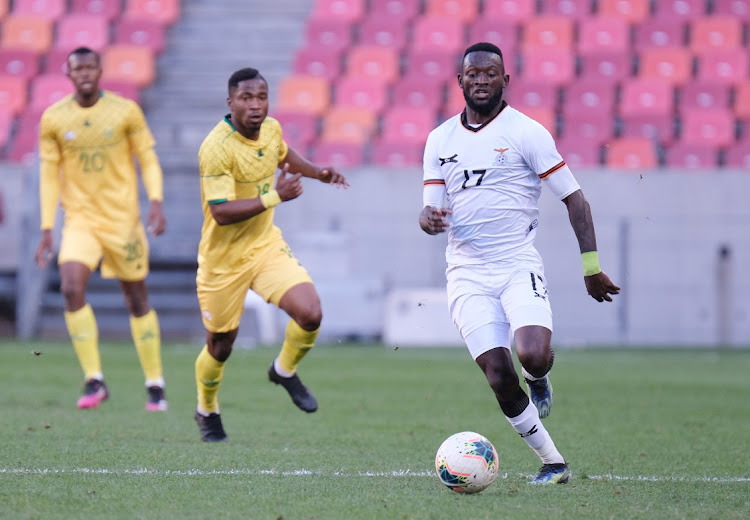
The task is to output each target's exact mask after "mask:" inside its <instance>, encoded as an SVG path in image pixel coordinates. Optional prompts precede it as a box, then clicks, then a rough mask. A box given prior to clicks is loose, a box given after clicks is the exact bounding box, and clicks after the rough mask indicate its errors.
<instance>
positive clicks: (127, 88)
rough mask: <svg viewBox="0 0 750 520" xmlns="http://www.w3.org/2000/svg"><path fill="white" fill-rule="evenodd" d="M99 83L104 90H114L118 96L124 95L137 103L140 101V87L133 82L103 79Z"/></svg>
mask: <svg viewBox="0 0 750 520" xmlns="http://www.w3.org/2000/svg"><path fill="white" fill-rule="evenodd" d="M99 85H100V86H101V88H103V89H104V90H109V91H110V92H114V93H115V94H117V95H118V96H122V97H125V98H128V99H132V100H133V101H135V102H136V103H138V102H140V97H141V92H140V89H139V88H138V87H137V86H136V85H134V84H133V83H130V82H127V81H111V80H106V79H105V80H102V81H101V82H100V83H99Z"/></svg>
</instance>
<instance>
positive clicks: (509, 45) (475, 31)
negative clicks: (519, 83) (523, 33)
mask: <svg viewBox="0 0 750 520" xmlns="http://www.w3.org/2000/svg"><path fill="white" fill-rule="evenodd" d="M519 28H520V25H519V24H517V23H516V22H508V21H506V20H503V19H496V18H487V17H484V16H480V17H478V18H477V19H476V20H475V21H474V22H472V23H471V24H470V25H469V31H468V33H469V34H470V35H471V38H472V39H473V40H474V41H478V42H489V43H494V44H495V45H497V46H498V47H500V50H501V51H502V53H503V59H506V60H507V59H512V57H513V55H514V54H515V52H516V48H517V47H518V34H519ZM505 68H506V71H507V72H509V73H510V72H512V71H508V70H507V69H508V66H507V64H506V67H505Z"/></svg>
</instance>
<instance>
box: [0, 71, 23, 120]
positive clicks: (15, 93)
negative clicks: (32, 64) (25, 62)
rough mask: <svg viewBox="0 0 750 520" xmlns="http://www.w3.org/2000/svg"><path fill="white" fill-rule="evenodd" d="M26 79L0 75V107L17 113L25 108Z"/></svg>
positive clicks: (14, 113)
mask: <svg viewBox="0 0 750 520" xmlns="http://www.w3.org/2000/svg"><path fill="white" fill-rule="evenodd" d="M26 88H27V82H26V79H24V78H22V77H20V76H3V75H0V109H2V110H4V111H6V112H10V113H11V114H13V115H18V114H20V113H21V112H23V111H24V110H25V109H26V103H27V101H28V98H27V94H26Z"/></svg>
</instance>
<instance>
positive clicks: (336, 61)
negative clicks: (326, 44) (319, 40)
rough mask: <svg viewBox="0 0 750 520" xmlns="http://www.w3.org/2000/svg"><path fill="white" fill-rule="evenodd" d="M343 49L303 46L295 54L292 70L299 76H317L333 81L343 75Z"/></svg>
mask: <svg viewBox="0 0 750 520" xmlns="http://www.w3.org/2000/svg"><path fill="white" fill-rule="evenodd" d="M342 63H343V54H342V53H341V51H337V50H333V49H328V50H325V51H324V50H323V49H321V48H318V47H302V48H300V49H297V51H296V52H295V54H294V61H293V64H292V71H293V72H294V74H295V75H298V76H316V77H319V78H325V79H327V80H329V81H333V80H335V79H336V78H338V77H339V76H340V75H341V68H342Z"/></svg>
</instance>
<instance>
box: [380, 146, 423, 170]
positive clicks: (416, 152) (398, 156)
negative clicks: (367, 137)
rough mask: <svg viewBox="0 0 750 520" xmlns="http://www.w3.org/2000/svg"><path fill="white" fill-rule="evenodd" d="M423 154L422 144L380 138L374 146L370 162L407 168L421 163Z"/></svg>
mask: <svg viewBox="0 0 750 520" xmlns="http://www.w3.org/2000/svg"><path fill="white" fill-rule="evenodd" d="M423 156H424V145H422V144H418V143H417V144H415V143H397V142H392V141H382V140H379V141H376V142H375V144H374V145H373V147H372V151H371V159H370V162H371V163H372V164H377V165H379V166H388V167H390V168H407V167H414V166H419V165H421V164H422V157H423Z"/></svg>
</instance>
